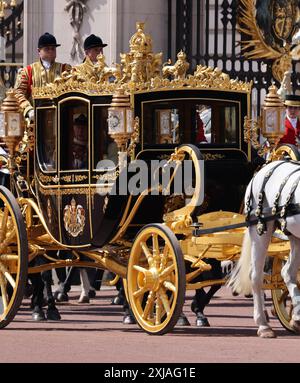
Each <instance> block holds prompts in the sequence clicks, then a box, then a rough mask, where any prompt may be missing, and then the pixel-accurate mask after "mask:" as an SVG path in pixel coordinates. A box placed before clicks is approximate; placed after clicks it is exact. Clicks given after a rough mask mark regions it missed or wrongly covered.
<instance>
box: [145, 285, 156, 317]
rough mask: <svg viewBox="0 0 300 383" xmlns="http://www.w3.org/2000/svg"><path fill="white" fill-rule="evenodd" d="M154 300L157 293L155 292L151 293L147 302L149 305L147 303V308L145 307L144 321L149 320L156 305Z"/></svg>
mask: <svg viewBox="0 0 300 383" xmlns="http://www.w3.org/2000/svg"><path fill="white" fill-rule="evenodd" d="M154 299H155V293H154V292H153V291H151V292H150V293H149V296H148V300H147V303H146V306H145V309H144V312H143V315H142V317H143V319H147V318H148V316H149V314H150V311H151V310H152V308H153V305H154Z"/></svg>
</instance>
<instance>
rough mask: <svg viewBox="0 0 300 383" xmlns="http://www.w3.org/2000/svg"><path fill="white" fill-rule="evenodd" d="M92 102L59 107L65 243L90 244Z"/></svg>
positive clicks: (69, 102) (70, 100)
mask: <svg viewBox="0 0 300 383" xmlns="http://www.w3.org/2000/svg"><path fill="white" fill-rule="evenodd" d="M89 127H90V102H89V100H86V99H83V98H79V97H72V98H68V99H64V100H62V101H60V103H59V137H60V146H59V180H60V190H61V192H60V195H61V197H60V201H61V205H60V213H61V214H60V232H61V241H62V243H64V244H67V245H72V246H76V245H78V246H82V245H87V244H89V243H90V240H91V227H90V219H89V216H90V214H89V212H90V186H89V185H90V172H89V169H90V168H91V167H90V147H91V145H90V141H91V138H90V129H89Z"/></svg>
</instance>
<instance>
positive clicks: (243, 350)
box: [0, 288, 300, 363]
mask: <svg viewBox="0 0 300 383" xmlns="http://www.w3.org/2000/svg"><path fill="white" fill-rule="evenodd" d="M78 294H79V293H78V292H76V291H75V292H73V293H72V295H71V297H72V299H71V301H70V302H71V303H69V304H64V305H60V306H59V307H60V312H61V315H62V318H63V320H61V321H60V322H43V323H34V322H32V321H31V312H30V310H29V301H25V302H24V304H23V305H22V307H21V310H20V312H19V313H18V315H17V316H16V318H15V320H14V321H13V322H12V323H11V324H10V325H9V326H8V327H7V328H6V329H3V330H0V344H1V353H0V362H2V363H7V362H18V363H27V362H31V363H40V362H53V363H59V362H65V363H73V362H74V363H78V362H82V363H87V362H96V363H133V362H136V363H150V362H151V363H170V362H171V363H175V362H177V363H178V362H180V363H188V362H191V363H229V362H230V363H239V362H246V363H252V362H256V363H261V362H273V363H277V362H279V363H281V362H299V361H300V337H298V336H295V335H294V334H290V333H289V332H287V331H286V330H285V329H283V328H282V327H281V325H280V323H279V321H277V320H276V319H275V318H274V317H271V324H272V325H273V328H274V329H275V330H276V333H277V335H278V338H277V339H260V338H258V337H257V336H256V328H255V326H254V323H253V319H252V300H251V299H247V298H244V297H232V296H231V294H230V291H229V290H227V289H226V288H222V289H221V290H220V291H219V292H218V293H217V296H216V298H214V299H213V300H212V302H211V304H210V305H209V307H208V308H207V310H206V313H207V315H208V316H209V320H210V323H211V327H210V328H201V329H199V328H196V327H195V323H194V322H195V316H194V314H193V313H191V311H190V303H191V292H189V293H188V297H187V300H186V303H185V309H184V311H185V313H186V315H187V316H188V318H189V320H190V321H191V323H192V326H191V327H184V328H183V327H176V328H175V329H174V331H173V332H172V333H170V334H167V335H164V336H149V335H147V334H146V333H144V332H142V331H141V330H140V329H139V327H138V326H137V325H127V326H125V325H123V324H122V323H121V321H122V310H121V307H119V306H112V305H111V304H110V301H111V298H112V297H113V296H114V295H115V290H110V289H109V290H104V291H101V292H97V297H96V298H95V299H93V300H92V301H91V304H84V305H80V304H78V303H77V302H76V300H77V299H78ZM270 305H271V302H270V301H269V302H268V307H269V308H270ZM268 311H269V313H270V309H269V310H268Z"/></svg>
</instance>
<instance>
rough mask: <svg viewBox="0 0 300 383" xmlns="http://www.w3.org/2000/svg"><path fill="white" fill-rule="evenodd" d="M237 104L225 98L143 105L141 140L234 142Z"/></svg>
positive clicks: (204, 142)
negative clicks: (222, 99) (201, 101)
mask: <svg viewBox="0 0 300 383" xmlns="http://www.w3.org/2000/svg"><path fill="white" fill-rule="evenodd" d="M237 108H238V104H237V103H233V102H230V101H227V100H224V101H221V100H220V101H219V100H205V102H203V103H200V102H199V101H198V102H197V100H185V99H182V100H170V101H164V102H161V103H159V104H156V103H155V102H153V103H148V104H145V105H144V107H143V143H144V144H148V145H149V144H150V145H153V144H162V145H164V144H171V145H172V144H173V145H174V144H176V145H178V144H185V143H194V144H201V145H202V144H204V145H210V144H212V145H227V146H229V145H236V144H237V143H238V138H239V137H238V134H239V132H238V116H239V113H238V109H237Z"/></svg>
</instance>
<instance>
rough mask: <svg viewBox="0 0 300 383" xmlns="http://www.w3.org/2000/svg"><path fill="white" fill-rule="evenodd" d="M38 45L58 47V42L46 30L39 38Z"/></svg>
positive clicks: (40, 46) (41, 46)
mask: <svg viewBox="0 0 300 383" xmlns="http://www.w3.org/2000/svg"><path fill="white" fill-rule="evenodd" d="M38 47H39V48H44V47H60V44H57V42H56V38H55V37H54V36H53V35H50V33H48V32H46V33H44V34H43V35H42V36H41V37H40V38H39V43H38Z"/></svg>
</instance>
